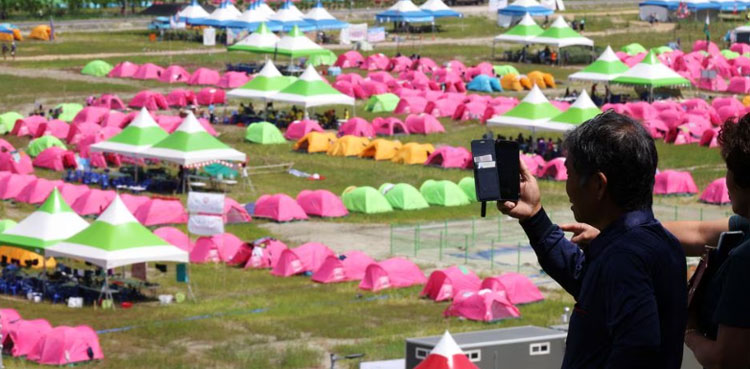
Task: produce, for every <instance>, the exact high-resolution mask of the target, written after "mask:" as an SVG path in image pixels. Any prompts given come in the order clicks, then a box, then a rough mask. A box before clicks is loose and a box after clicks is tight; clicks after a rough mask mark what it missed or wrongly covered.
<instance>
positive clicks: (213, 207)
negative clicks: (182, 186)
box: [187, 191, 224, 214]
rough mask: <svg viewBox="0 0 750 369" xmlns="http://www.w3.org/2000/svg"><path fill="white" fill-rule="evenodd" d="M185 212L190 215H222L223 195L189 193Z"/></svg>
mask: <svg viewBox="0 0 750 369" xmlns="http://www.w3.org/2000/svg"><path fill="white" fill-rule="evenodd" d="M187 211H188V212H190V213H209V214H224V194H223V193H208V192H193V191H191V192H189V193H188V199H187Z"/></svg>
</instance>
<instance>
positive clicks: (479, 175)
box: [471, 139, 500, 202]
mask: <svg viewBox="0 0 750 369" xmlns="http://www.w3.org/2000/svg"><path fill="white" fill-rule="evenodd" d="M471 155H472V156H473V158H474V187H475V190H476V192H477V200H479V201H481V202H485V201H495V200H497V199H499V198H500V179H499V177H498V175H499V172H498V170H497V157H496V156H497V153H496V150H495V140H491V139H490V140H486V139H485V140H474V141H471Z"/></svg>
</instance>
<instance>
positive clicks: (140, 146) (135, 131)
mask: <svg viewBox="0 0 750 369" xmlns="http://www.w3.org/2000/svg"><path fill="white" fill-rule="evenodd" d="M167 136H169V134H168V133H167V131H165V130H164V129H163V128H161V127H160V126H159V125H158V124H156V122H155V121H154V118H152V117H151V114H149V112H148V110H147V109H146V108H145V107H143V108H141V111H140V112H139V113H138V115H136V117H135V119H133V121H132V122H130V124H129V125H128V126H127V127H125V129H123V130H122V132H120V133H118V134H117V135H115V136H113V137H110V138H109V139H108V140H106V141H102V142H97V143H95V144H93V145H91V151H103V152H113V153H116V154H121V155H136V154H138V153H140V152H142V151H143V150H146V149H147V148H148V147H149V146H151V145H153V144H155V143H157V142H159V141H161V140H163V139H164V138H166V137H167Z"/></svg>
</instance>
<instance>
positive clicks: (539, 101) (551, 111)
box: [487, 85, 560, 130]
mask: <svg viewBox="0 0 750 369" xmlns="http://www.w3.org/2000/svg"><path fill="white" fill-rule="evenodd" d="M558 114H560V110H559V109H557V108H556V107H555V106H554V105H552V104H551V103H550V102H549V100H547V98H546V97H545V96H544V94H543V93H542V91H541V90H540V89H539V87H538V86H537V85H534V86H533V87H532V88H531V91H529V93H528V95H526V97H524V98H523V100H521V102H520V103H519V104H518V105H516V106H515V107H514V108H513V109H511V110H508V111H507V112H506V113H505V114H503V115H497V116H494V117H492V118H490V119H488V120H487V125H488V126H492V125H494V126H514V127H522V128H527V129H530V130H536V129H551V130H558V129H556V128H557V126H556V125H553V126H548V125H547V122H548V121H549V120H550V118H552V117H555V116H557V115H558Z"/></svg>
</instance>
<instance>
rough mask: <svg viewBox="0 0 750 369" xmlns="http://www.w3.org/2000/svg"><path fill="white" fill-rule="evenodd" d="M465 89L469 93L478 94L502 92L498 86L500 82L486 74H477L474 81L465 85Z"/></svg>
mask: <svg viewBox="0 0 750 369" xmlns="http://www.w3.org/2000/svg"><path fill="white" fill-rule="evenodd" d="M466 89H467V90H469V91H479V92H487V93H490V92H502V91H503V88H502V87H501V86H500V81H498V79H497V78H494V77H490V76H488V75H486V74H478V75H477V76H476V77H474V79H472V80H471V82H469V83H468V84H466Z"/></svg>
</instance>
